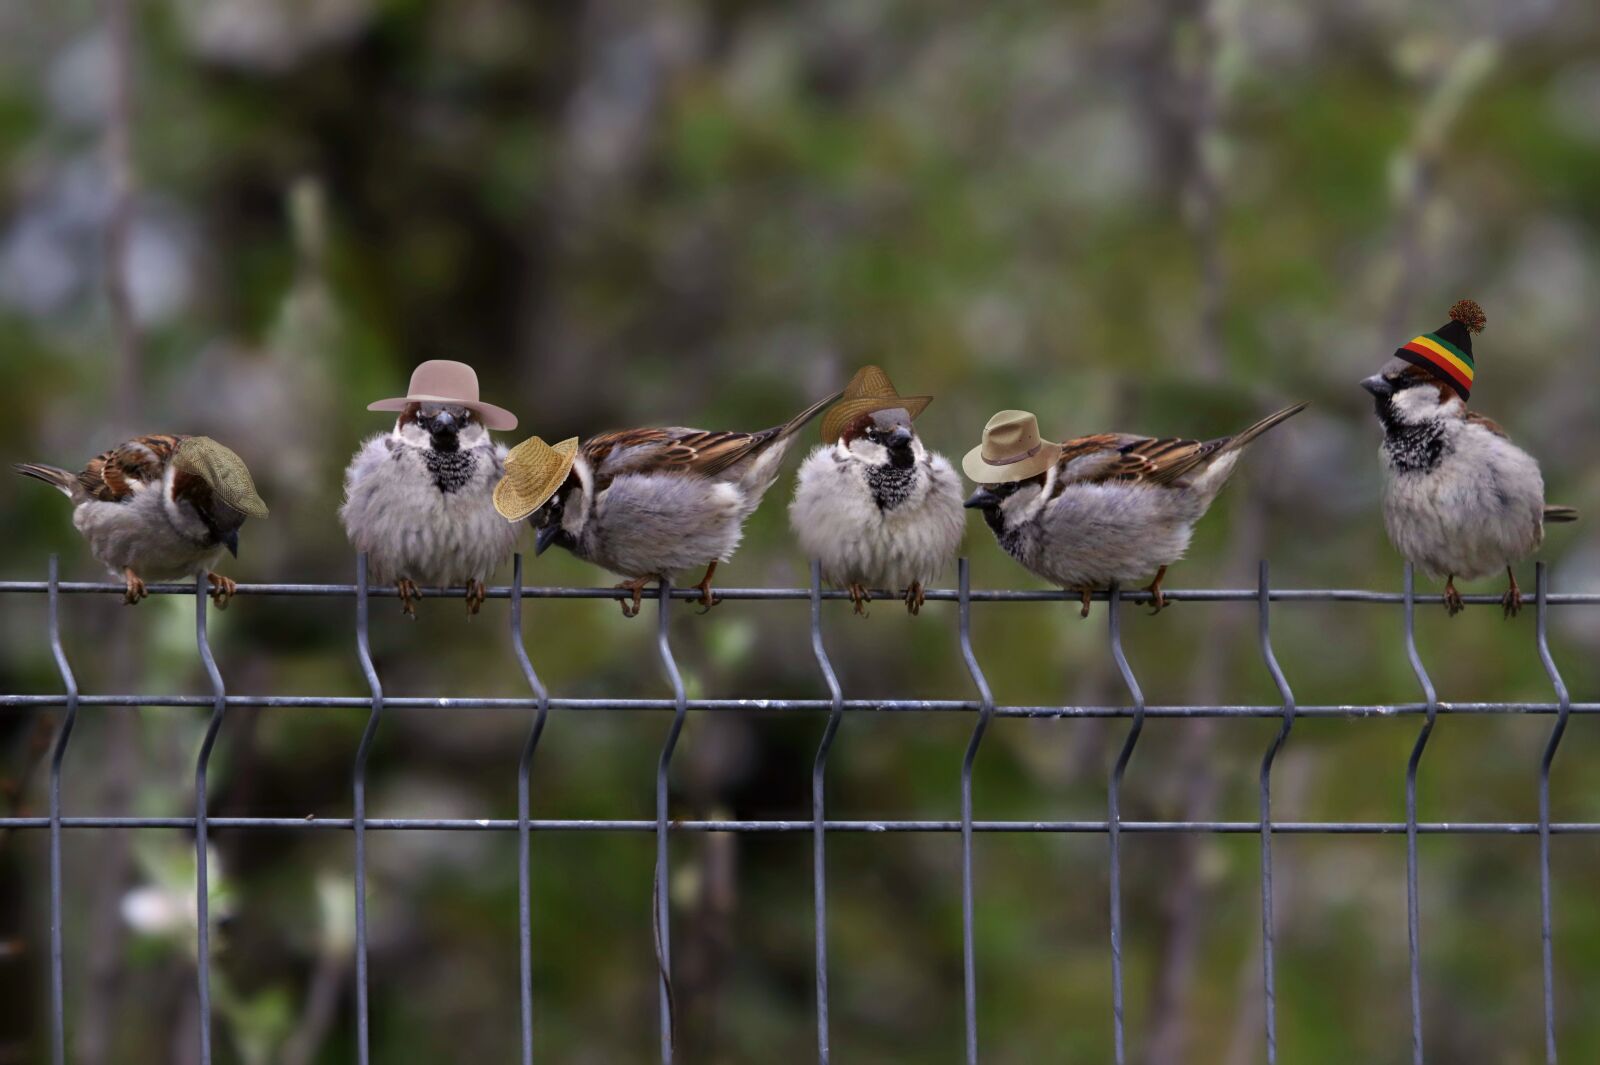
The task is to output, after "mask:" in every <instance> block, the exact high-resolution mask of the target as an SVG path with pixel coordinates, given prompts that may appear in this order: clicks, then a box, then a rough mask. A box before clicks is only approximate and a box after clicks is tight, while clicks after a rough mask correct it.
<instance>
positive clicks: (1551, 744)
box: [1535, 562, 1572, 1065]
mask: <svg viewBox="0 0 1600 1065" xmlns="http://www.w3.org/2000/svg"><path fill="white" fill-rule="evenodd" d="M1536 581H1537V584H1536V586H1535V587H1536V589H1537V596H1538V600H1537V607H1538V617H1537V624H1536V631H1537V634H1538V640H1539V661H1540V662H1541V663H1543V665H1544V670H1545V673H1546V674H1547V675H1548V676H1549V678H1550V686H1551V687H1553V688H1554V689H1555V691H1556V698H1557V699H1558V700H1559V701H1560V704H1561V711H1560V714H1559V716H1558V717H1557V718H1556V723H1555V727H1554V728H1552V729H1551V730H1550V739H1549V740H1548V741H1547V742H1546V743H1545V747H1544V756H1543V757H1542V758H1540V759H1539V940H1540V962H1541V966H1542V968H1543V975H1544V1057H1545V1062H1546V1065H1556V978H1555V944H1554V942H1553V940H1552V936H1551V926H1552V923H1553V918H1552V916H1551V904H1550V767H1551V766H1552V765H1553V764H1554V763H1555V760H1556V748H1557V747H1559V746H1561V738H1562V736H1564V735H1566V732H1567V719H1568V717H1569V716H1570V715H1571V713H1572V703H1571V697H1570V695H1569V694H1568V692H1567V683H1566V681H1564V680H1562V679H1561V671H1560V670H1559V669H1557V668H1556V661H1555V658H1554V657H1553V656H1552V655H1551V654H1550V628H1549V622H1550V610H1549V607H1550V568H1549V566H1547V565H1546V564H1545V563H1543V562H1541V563H1539V568H1538V570H1537V577H1536Z"/></svg>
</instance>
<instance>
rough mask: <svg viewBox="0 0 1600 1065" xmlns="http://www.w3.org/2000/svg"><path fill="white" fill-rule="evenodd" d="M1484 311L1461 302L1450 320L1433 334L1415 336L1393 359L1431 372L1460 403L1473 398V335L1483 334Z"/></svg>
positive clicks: (1454, 309)
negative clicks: (1447, 387)
mask: <svg viewBox="0 0 1600 1065" xmlns="http://www.w3.org/2000/svg"><path fill="white" fill-rule="evenodd" d="M1485 321H1486V319H1485V318H1484V314H1483V308H1482V307H1479V306H1478V305H1477V304H1476V303H1474V302H1473V301H1471V300H1461V301H1459V302H1457V303H1456V305H1455V306H1454V307H1451V308H1450V320H1449V321H1448V322H1446V323H1445V324H1444V325H1442V326H1440V327H1439V328H1438V329H1436V330H1434V331H1433V332H1432V333H1423V334H1422V335H1421V336H1419V337H1415V338H1413V339H1412V340H1411V342H1410V343H1408V344H1406V345H1405V346H1404V347H1402V348H1401V349H1400V350H1399V351H1397V352H1395V353H1394V354H1395V358H1398V359H1403V360H1405V361H1406V362H1409V363H1410V364H1411V365H1413V366H1420V367H1422V368H1423V369H1424V370H1428V371H1430V372H1432V373H1433V375H1434V376H1436V377H1438V378H1439V379H1440V380H1442V381H1444V383H1445V384H1447V385H1449V386H1450V387H1451V388H1453V389H1455V390H1456V395H1458V396H1460V397H1461V398H1462V399H1463V400H1466V399H1469V398H1470V397H1471V396H1472V379H1473V376H1474V375H1475V373H1476V370H1475V367H1474V364H1473V361H1472V335H1473V334H1474V333H1481V332H1483V324H1484V322H1485Z"/></svg>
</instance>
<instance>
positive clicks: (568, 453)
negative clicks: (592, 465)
mask: <svg viewBox="0 0 1600 1065" xmlns="http://www.w3.org/2000/svg"><path fill="white" fill-rule="evenodd" d="M536 439H538V438H537V437H529V439H528V440H524V441H523V442H522V444H518V445H517V447H519V448H520V447H522V446H523V444H527V443H528V442H529V441H531V440H536ZM550 450H551V451H553V452H555V453H556V455H557V457H558V458H559V459H560V461H559V462H557V463H556V464H555V465H554V466H552V467H551V468H550V469H549V470H548V471H546V473H545V475H544V476H543V477H542V478H541V479H540V481H539V483H538V484H537V485H536V486H535V487H534V488H533V489H532V490H528V489H524V488H522V487H520V486H519V485H516V484H514V483H513V482H512V480H511V475H510V472H509V471H510V469H511V466H512V464H513V463H515V462H516V461H517V453H516V451H517V449H516V448H512V449H511V453H510V454H509V455H507V456H506V470H507V474H506V476H504V477H502V478H500V483H499V484H497V485H495V486H494V509H495V510H497V511H499V512H500V516H501V517H502V518H505V519H506V520H507V521H511V522H517V521H521V520H523V519H524V518H526V517H528V515H530V514H532V513H533V512H534V511H536V510H538V509H539V508H540V507H542V506H544V505H545V504H546V503H548V502H549V501H550V497H551V496H553V495H555V494H556V491H557V490H558V489H559V488H560V487H561V486H562V485H563V484H565V483H566V480H567V475H568V474H570V473H571V472H572V464H573V462H574V461H576V459H577V457H578V438H577V437H575V436H574V437H569V438H568V439H566V440H563V441H561V442H560V443H559V444H551V445H550Z"/></svg>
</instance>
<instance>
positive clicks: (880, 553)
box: [789, 366, 966, 615]
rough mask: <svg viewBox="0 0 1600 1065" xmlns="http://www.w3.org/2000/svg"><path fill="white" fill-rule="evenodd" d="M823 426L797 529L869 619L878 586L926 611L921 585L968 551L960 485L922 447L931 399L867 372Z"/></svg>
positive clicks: (800, 493) (796, 508) (800, 489)
mask: <svg viewBox="0 0 1600 1065" xmlns="http://www.w3.org/2000/svg"><path fill="white" fill-rule="evenodd" d="M844 395H845V398H844V399H843V400H841V401H840V402H839V404H838V405H837V406H836V407H834V409H833V410H831V411H829V413H828V417H827V418H825V419H824V420H823V425H822V433H823V440H824V443H823V444H822V446H820V447H817V448H815V449H814V450H813V451H812V452H811V454H810V455H808V456H806V460H805V462H803V463H802V464H801V466H800V472H799V474H798V475H797V477H796V478H795V491H794V500H793V501H792V502H791V503H790V504H789V525H790V527H791V528H793V529H794V533H795V536H796V538H797V539H798V540H799V541H800V546H801V548H802V549H803V550H804V551H805V552H806V554H807V555H808V556H809V557H811V558H815V559H817V560H818V561H820V562H821V563H822V576H823V579H824V580H827V581H828V582H829V583H831V584H833V585H835V586H839V587H844V588H847V589H849V592H850V599H851V601H852V602H854V603H855V611H856V613H857V614H862V615H864V614H866V604H867V602H869V601H870V594H869V593H870V589H873V588H893V589H901V588H903V589H905V603H906V609H907V610H909V611H910V612H911V613H912V614H916V613H918V612H919V611H921V609H922V603H923V585H924V584H926V583H927V582H929V581H932V580H933V579H934V578H935V577H937V576H938V575H939V573H940V571H942V570H943V569H944V568H945V567H946V566H948V565H949V564H950V562H951V560H952V559H954V558H955V555H956V551H957V550H958V549H959V548H960V546H961V534H962V531H963V527H964V526H965V524H966V521H965V516H964V515H963V514H962V513H961V482H960V480H959V479H958V478H957V477H956V472H955V470H954V469H953V468H952V467H951V465H950V463H949V462H948V461H947V460H946V459H945V458H944V456H942V455H939V454H937V453H935V452H932V451H929V450H928V449H927V448H925V447H924V446H923V445H922V441H921V440H920V439H919V438H918V437H917V432H916V429H915V428H913V426H912V424H911V422H912V419H913V418H914V417H915V416H916V415H917V414H919V413H921V411H922V409H923V408H924V407H926V406H927V405H928V403H929V402H931V398H930V397H927V396H900V395H899V394H897V393H896V392H895V391H894V386H893V385H891V384H889V379H888V377H887V376H885V375H884V374H883V371H882V370H879V369H878V368H877V367H875V366H869V367H865V368H863V370H862V371H861V372H860V373H858V374H857V375H856V379H855V380H853V381H852V382H851V383H850V387H849V388H846V389H845V393H844Z"/></svg>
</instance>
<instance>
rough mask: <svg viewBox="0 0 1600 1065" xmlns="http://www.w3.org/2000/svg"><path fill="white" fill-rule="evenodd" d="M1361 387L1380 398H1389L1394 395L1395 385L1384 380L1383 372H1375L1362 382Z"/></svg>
mask: <svg viewBox="0 0 1600 1065" xmlns="http://www.w3.org/2000/svg"><path fill="white" fill-rule="evenodd" d="M1361 387H1362V388H1364V389H1366V390H1367V391H1368V392H1371V393H1372V394H1373V395H1374V396H1376V397H1377V398H1378V399H1388V398H1389V397H1390V396H1392V395H1394V386H1393V385H1391V384H1390V383H1389V382H1388V381H1386V380H1384V377H1383V375H1382V374H1377V373H1375V374H1373V375H1372V376H1371V377H1368V378H1367V379H1365V380H1364V381H1362V382H1361Z"/></svg>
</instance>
